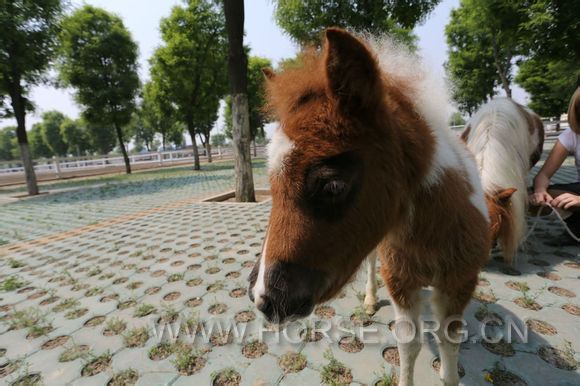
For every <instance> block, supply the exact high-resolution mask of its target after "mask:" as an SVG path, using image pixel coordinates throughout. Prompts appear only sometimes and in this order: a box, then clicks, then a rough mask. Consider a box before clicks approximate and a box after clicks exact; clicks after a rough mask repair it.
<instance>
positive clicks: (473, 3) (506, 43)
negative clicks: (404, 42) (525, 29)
mask: <svg viewBox="0 0 580 386" xmlns="http://www.w3.org/2000/svg"><path fill="white" fill-rule="evenodd" d="M524 20H525V14H524V13H523V12H522V10H521V4H520V1H511V0H489V1H488V0H462V1H461V4H460V6H459V8H457V9H454V10H453V11H452V12H451V18H450V21H449V24H448V25H447V26H446V27H445V34H446V36H447V44H448V46H449V59H448V62H447V63H446V68H447V71H448V73H449V75H450V77H451V80H452V82H453V85H454V90H453V96H454V99H455V101H456V102H457V103H458V105H459V108H460V109H461V110H462V111H465V112H467V113H470V114H471V113H472V112H473V111H475V109H477V107H478V106H479V105H480V104H481V103H483V102H484V101H486V100H487V99H488V98H489V97H492V96H493V95H495V93H496V91H495V89H496V87H497V86H501V87H502V88H503V89H504V91H505V93H506V96H507V97H508V98H511V82H512V69H513V66H514V59H515V58H516V57H517V56H518V55H521V53H522V47H521V39H520V35H519V34H518V30H519V26H520V24H521V23H522V22H523V21H524Z"/></svg>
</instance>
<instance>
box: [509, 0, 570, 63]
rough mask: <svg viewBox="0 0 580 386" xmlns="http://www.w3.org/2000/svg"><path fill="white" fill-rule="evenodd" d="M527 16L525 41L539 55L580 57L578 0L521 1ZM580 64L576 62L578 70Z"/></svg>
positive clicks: (546, 57)
mask: <svg viewBox="0 0 580 386" xmlns="http://www.w3.org/2000/svg"><path fill="white" fill-rule="evenodd" d="M518 3H522V10H523V11H525V12H526V15H527V19H526V20H525V21H524V22H523V23H522V24H521V25H520V30H521V32H522V35H523V36H524V37H525V38H524V39H522V44H524V46H525V47H526V49H528V50H529V51H530V53H531V56H533V57H536V58H544V60H548V59H549V60H556V61H557V60H560V61H565V62H568V63H571V62H574V61H576V63H578V61H580V18H578V6H579V4H578V0H560V1H551V0H533V1H520V2H518ZM579 67H580V65H578V64H577V65H576V70H577V71H578V70H579Z"/></svg>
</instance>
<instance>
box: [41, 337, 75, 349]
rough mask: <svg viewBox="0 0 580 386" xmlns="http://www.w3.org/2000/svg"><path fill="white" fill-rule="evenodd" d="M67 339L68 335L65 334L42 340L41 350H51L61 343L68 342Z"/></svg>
mask: <svg viewBox="0 0 580 386" xmlns="http://www.w3.org/2000/svg"><path fill="white" fill-rule="evenodd" d="M69 339H70V337H69V336H67V335H62V336H58V337H56V338H54V339H51V340H49V341H46V342H44V343H43V344H42V346H41V348H42V349H43V350H52V349H53V348H56V347H59V346H62V345H63V344H65V343H66V342H68V340H69Z"/></svg>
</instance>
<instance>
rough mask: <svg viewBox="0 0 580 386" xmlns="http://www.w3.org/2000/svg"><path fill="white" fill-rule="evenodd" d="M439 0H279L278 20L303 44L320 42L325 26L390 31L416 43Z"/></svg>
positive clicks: (278, 22)
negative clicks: (420, 28)
mask: <svg viewBox="0 0 580 386" xmlns="http://www.w3.org/2000/svg"><path fill="white" fill-rule="evenodd" d="M439 2H440V0H411V1H360V0H359V1H352V0H337V1H327V0H310V1H299V0H276V1H275V7H276V9H275V13H274V17H275V19H276V23H277V24H278V25H279V26H280V27H281V28H282V29H283V30H284V31H285V32H286V33H287V34H288V35H290V37H292V39H293V40H295V41H296V42H298V43H299V44H302V45H310V44H314V45H319V43H320V33H321V31H322V30H323V29H324V28H325V27H333V26H334V27H343V28H351V29H354V30H358V31H369V32H371V33H375V34H377V33H384V32H389V33H390V34H392V35H394V36H395V37H397V38H399V39H400V40H402V41H404V42H406V43H407V44H409V45H411V46H412V45H414V43H415V40H416V36H415V35H414V34H413V32H412V31H413V28H414V27H415V26H416V25H417V24H419V23H421V22H422V21H424V20H425V18H426V17H427V15H428V14H429V13H430V12H431V11H432V10H433V9H434V8H435V6H436V5H437V4H439Z"/></svg>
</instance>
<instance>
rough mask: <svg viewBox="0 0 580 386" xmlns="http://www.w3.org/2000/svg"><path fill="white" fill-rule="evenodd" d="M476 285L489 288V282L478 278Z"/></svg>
mask: <svg viewBox="0 0 580 386" xmlns="http://www.w3.org/2000/svg"><path fill="white" fill-rule="evenodd" d="M477 285H478V286H480V287H489V280H487V279H484V278H481V277H480V278H479V280H478V281H477Z"/></svg>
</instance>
